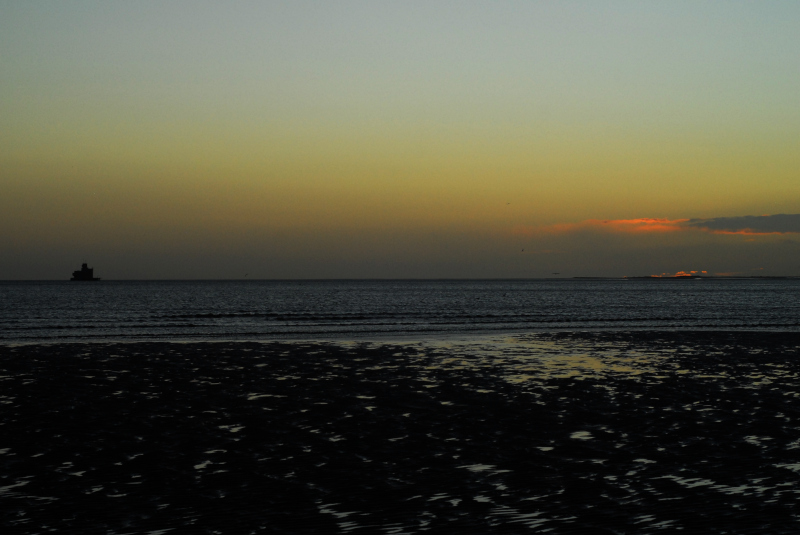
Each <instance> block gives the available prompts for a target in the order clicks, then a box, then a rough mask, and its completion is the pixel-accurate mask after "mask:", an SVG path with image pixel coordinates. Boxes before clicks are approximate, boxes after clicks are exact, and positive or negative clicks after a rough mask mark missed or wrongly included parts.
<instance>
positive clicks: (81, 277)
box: [70, 264, 100, 281]
mask: <svg viewBox="0 0 800 535" xmlns="http://www.w3.org/2000/svg"><path fill="white" fill-rule="evenodd" d="M70 280H71V281H99V280H100V277H95V276H94V268H90V267H89V266H88V265H86V264H83V265H82V266H81V269H79V270H78V271H73V272H72V278H71V279H70Z"/></svg>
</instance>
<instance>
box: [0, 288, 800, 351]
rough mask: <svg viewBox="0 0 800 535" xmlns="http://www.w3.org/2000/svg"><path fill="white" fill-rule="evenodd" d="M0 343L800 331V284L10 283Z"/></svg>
mask: <svg viewBox="0 0 800 535" xmlns="http://www.w3.org/2000/svg"><path fill="white" fill-rule="evenodd" d="M0 304H2V307H0V342H4V343H12V342H38V341H48V342H50V341H92V340H98V341H99V340H208V339H226V340H264V339H353V338H360V337H378V338H393V337H404V336H418V337H421V336H425V335H470V334H479V333H501V332H508V333H521V332H530V331H541V330H595V329H605V330H628V329H667V330H670V329H714V330H739V329H748V330H781V331H800V280H768V279H762V280H753V279H750V280H709V279H698V280H669V281H667V280H659V281H649V280H486V281H463V280H462V281H458V280H454V281H100V282H95V283H76V282H66V281H65V282H1V283H0Z"/></svg>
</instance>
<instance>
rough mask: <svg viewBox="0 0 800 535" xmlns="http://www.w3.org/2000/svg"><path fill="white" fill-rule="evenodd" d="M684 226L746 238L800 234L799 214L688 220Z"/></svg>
mask: <svg viewBox="0 0 800 535" xmlns="http://www.w3.org/2000/svg"><path fill="white" fill-rule="evenodd" d="M685 226H686V227H688V228H696V229H700V230H704V231H706V232H711V233H712V234H744V235H748V236H763V235H767V234H797V233H800V214H775V215H746V216H740V217H717V218H714V219H690V220H689V221H687V222H686V223H685Z"/></svg>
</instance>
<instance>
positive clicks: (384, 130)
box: [0, 0, 800, 279]
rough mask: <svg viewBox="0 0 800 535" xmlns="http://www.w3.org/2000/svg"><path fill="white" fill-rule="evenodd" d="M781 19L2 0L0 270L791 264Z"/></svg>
mask: <svg viewBox="0 0 800 535" xmlns="http://www.w3.org/2000/svg"><path fill="white" fill-rule="evenodd" d="M798 27H800V2H797V1H795V0H786V1H781V0H774V1H770V2H753V1H747V2H745V1H735V0H728V1H703V2H697V1H694V0H693V1H669V2H657V1H643V0H636V1H633V0H632V1H611V0H609V1H597V0H596V1H573V2H569V1H564V2H535V1H522V0H519V1H511V0H493V1H485V2H477V1H469V0H459V1H435V0H426V1H402V2H400V1H382V2H374V1H332V2H306V1H299V0H292V1H286V2H269V1H239V2H231V3H224V4H223V3H220V2H212V1H205V0H192V1H184V0H180V1H177V0H175V1H137V2H122V1H111V0H102V1H79V0H74V1H61V0H53V1H42V0H25V1H24V2H15V1H0V279H39V278H43V279H64V278H67V277H69V274H70V273H71V271H72V270H74V269H77V268H78V267H79V266H80V264H81V263H82V262H89V264H90V265H92V266H94V267H95V268H96V270H97V273H96V274H97V275H99V276H102V277H104V278H110V279H145V278H241V277H243V276H244V274H245V273H247V274H248V277H249V278H306V277H311V278H329V277H335V278H339V277H343V278H362V277H389V278H391V277H435V278H439V277H541V276H552V273H554V272H558V273H560V275H559V276H596V275H602V276H623V275H649V274H656V273H674V272H677V271H690V270H706V271H708V272H710V273H741V274H764V275H800V220H798V219H797V218H792V217H791V216H792V215H793V214H798V213H800V98H799V97H798V95H800V32H798ZM779 214H784V215H786V214H788V215H789V219H786V218H784V219H781V218H780V217H777V218H776V217H770V218H766V219H758V220H755V219H747V218H746V217H745V216H765V215H770V216H777V215H779ZM648 221H651V222H650V223H648ZM652 221H662V223H657V224H655V223H652ZM698 222H700V223H698ZM725 225H727V227H725ZM737 225H738V226H737ZM753 225H760V227H759V228H758V229H755V228H754V227H753ZM722 227H725V228H727V232H718V231H719V230H720V229H721V228H722ZM723 230H724V229H723Z"/></svg>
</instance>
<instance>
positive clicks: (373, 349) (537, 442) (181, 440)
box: [0, 332, 800, 534]
mask: <svg viewBox="0 0 800 535" xmlns="http://www.w3.org/2000/svg"><path fill="white" fill-rule="evenodd" d="M798 346H800V336H798V334H796V333H788V334H786V333H784V334H780V333H707V332H706V333H703V332H695V333H571V334H570V333H560V334H540V335H528V336H520V337H516V338H512V339H509V340H506V341H505V342H502V343H501V342H497V343H487V344H480V343H470V342H464V343H437V344H429V343H423V344H418V343H410V342H409V343H403V344H391V345H390V344H377V343H351V344H332V343H264V344H262V343H188V344H177V343H130V344H63V345H50V346H44V345H40V346H36V345H29V346H17V347H9V346H5V347H0V368H2V370H0V375H1V376H2V377H1V378H0V389H1V390H0V402H2V406H1V407H2V412H1V413H0V420H1V421H0V423H1V424H2V425H1V426H0V466H2V469H0V478H2V479H0V504H2V506H1V507H0V531H2V533H45V532H50V531H57V532H71V533H104V534H105V533H169V532H170V531H171V530H174V532H176V533H177V532H192V533H423V532H433V533H444V532H447V531H449V532H454V533H528V532H548V533H668V532H672V531H675V530H683V532H684V533H798V532H800V509H798V507H797V503H798V501H799V500H800V442H799V440H800V399H798V395H800V378H799V377H798V372H799V371H800V361H798V358H799V357H800V349H799V347H798Z"/></svg>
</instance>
